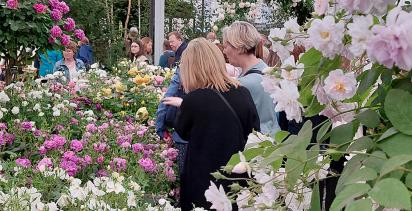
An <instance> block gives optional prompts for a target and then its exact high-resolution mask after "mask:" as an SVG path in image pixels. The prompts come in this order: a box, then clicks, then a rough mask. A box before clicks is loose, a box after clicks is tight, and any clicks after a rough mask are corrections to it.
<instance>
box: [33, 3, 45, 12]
mask: <svg viewBox="0 0 412 211" xmlns="http://www.w3.org/2000/svg"><path fill="white" fill-rule="evenodd" d="M33 9H34V10H35V11H36V13H45V12H46V11H47V6H46V5H44V4H34V5H33Z"/></svg>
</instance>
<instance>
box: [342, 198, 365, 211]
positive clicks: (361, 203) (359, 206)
mask: <svg viewBox="0 0 412 211" xmlns="http://www.w3.org/2000/svg"><path fill="white" fill-rule="evenodd" d="M360 210H362V211H367V210H372V201H371V200H370V199H361V200H356V201H354V202H353V203H351V204H349V205H348V206H347V207H346V209H345V211H360Z"/></svg>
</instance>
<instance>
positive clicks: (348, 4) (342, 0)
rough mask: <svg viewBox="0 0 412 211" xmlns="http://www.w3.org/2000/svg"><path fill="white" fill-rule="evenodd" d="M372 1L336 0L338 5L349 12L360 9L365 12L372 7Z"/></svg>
mask: <svg viewBox="0 0 412 211" xmlns="http://www.w3.org/2000/svg"><path fill="white" fill-rule="evenodd" d="M373 1H375V0H338V7H339V8H342V9H345V10H346V11H348V12H349V13H353V12H354V11H360V12H362V13H364V14H367V13H369V12H370V10H371V9H372V6H373Z"/></svg>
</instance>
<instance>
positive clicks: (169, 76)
mask: <svg viewBox="0 0 412 211" xmlns="http://www.w3.org/2000/svg"><path fill="white" fill-rule="evenodd" d="M172 75H173V72H172V71H170V70H169V71H166V73H165V78H167V79H168V78H171V77H172Z"/></svg>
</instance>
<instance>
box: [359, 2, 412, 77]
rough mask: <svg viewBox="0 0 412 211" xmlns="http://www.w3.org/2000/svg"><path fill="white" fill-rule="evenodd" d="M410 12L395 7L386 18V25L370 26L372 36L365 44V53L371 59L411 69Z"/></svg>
mask: <svg viewBox="0 0 412 211" xmlns="http://www.w3.org/2000/svg"><path fill="white" fill-rule="evenodd" d="M411 18H412V13H407V12H405V11H402V9H401V8H399V7H397V8H395V9H393V10H391V11H390V12H389V14H388V16H387V18H386V26H380V25H375V26H373V27H372V32H373V36H372V37H371V38H370V39H369V41H368V44H367V53H368V56H369V58H370V59H371V60H372V61H376V62H378V63H380V64H382V65H384V66H386V67H388V68H392V67H393V65H396V66H398V67H399V68H401V69H404V70H410V69H412V39H411V37H410V35H411V33H412V23H411V22H410V20H411Z"/></svg>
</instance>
